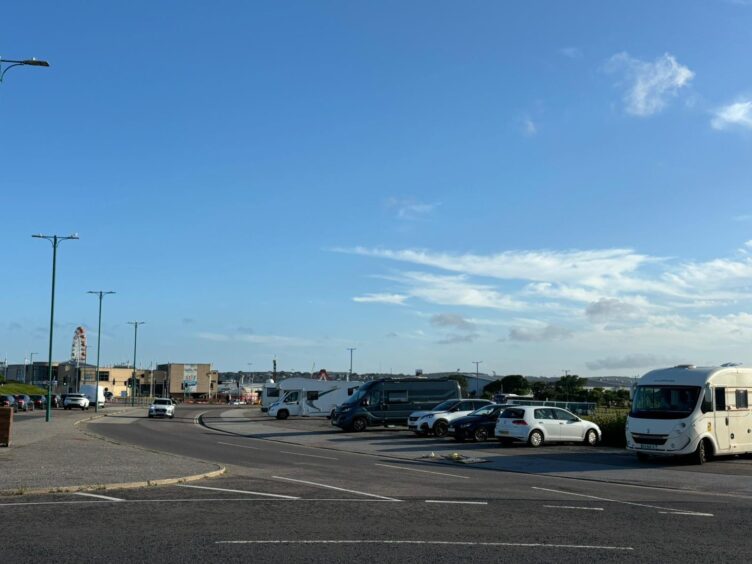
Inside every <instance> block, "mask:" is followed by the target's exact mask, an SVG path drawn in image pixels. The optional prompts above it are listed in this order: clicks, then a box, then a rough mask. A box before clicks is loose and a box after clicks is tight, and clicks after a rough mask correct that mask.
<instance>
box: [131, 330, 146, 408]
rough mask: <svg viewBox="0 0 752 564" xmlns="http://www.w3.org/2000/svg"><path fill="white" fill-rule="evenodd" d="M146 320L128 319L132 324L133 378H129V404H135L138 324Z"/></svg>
mask: <svg viewBox="0 0 752 564" xmlns="http://www.w3.org/2000/svg"><path fill="white" fill-rule="evenodd" d="M144 323H146V321H129V322H128V325H133V378H132V379H131V406H134V405H136V343H137V342H138V326H139V325H143V324H144Z"/></svg>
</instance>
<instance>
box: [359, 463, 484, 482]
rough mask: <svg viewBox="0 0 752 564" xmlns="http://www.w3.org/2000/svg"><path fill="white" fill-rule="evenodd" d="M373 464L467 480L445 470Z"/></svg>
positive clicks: (466, 477)
mask: <svg viewBox="0 0 752 564" xmlns="http://www.w3.org/2000/svg"><path fill="white" fill-rule="evenodd" d="M374 465H375V466H381V467H382V468H394V469H396V470H409V471H410V472H422V473H423V474H436V475H437V476H450V477H451V478H462V479H463V480H469V479H470V477H469V476H460V475H459V474H447V473H446V472H434V471H432V470H420V469H418V468H408V467H407V466H394V465H392V464H379V463H376V464H374Z"/></svg>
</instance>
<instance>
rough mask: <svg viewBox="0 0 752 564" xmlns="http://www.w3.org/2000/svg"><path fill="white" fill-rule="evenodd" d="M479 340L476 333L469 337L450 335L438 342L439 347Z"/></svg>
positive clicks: (468, 335)
mask: <svg viewBox="0 0 752 564" xmlns="http://www.w3.org/2000/svg"><path fill="white" fill-rule="evenodd" d="M477 338H478V335H476V334H475V333H470V334H467V335H448V336H447V337H445V338H443V339H440V340H438V341H436V343H437V344H439V345H457V344H461V343H472V342H473V341H475V340H476V339H477Z"/></svg>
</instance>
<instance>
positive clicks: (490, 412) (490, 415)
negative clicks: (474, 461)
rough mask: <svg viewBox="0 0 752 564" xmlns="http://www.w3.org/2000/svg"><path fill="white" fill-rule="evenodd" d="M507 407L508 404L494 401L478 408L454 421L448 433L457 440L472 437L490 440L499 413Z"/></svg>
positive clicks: (478, 439) (476, 439) (475, 439)
mask: <svg viewBox="0 0 752 564" xmlns="http://www.w3.org/2000/svg"><path fill="white" fill-rule="evenodd" d="M506 407H508V406H507V405H503V404H496V403H492V404H490V405H486V406H483V407H481V408H480V409H476V410H475V411H473V412H472V413H470V414H469V415H465V416H464V417H460V418H459V419H455V420H454V421H452V424H451V425H450V426H449V433H448V434H449V435H452V436H453V437H454V440H455V441H464V440H466V439H472V440H474V441H478V442H482V441H485V440H488V438H489V437H493V434H494V427H496V419H497V418H498V417H499V413H501V412H502V411H503V410H504V408H506Z"/></svg>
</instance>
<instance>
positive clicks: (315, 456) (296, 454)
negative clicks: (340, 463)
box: [279, 450, 339, 460]
mask: <svg viewBox="0 0 752 564" xmlns="http://www.w3.org/2000/svg"><path fill="white" fill-rule="evenodd" d="M279 452H281V453H284V454H294V455H295V456H310V457H311V458H323V459H324V460H339V458H334V457H333V456H319V455H317V454H301V453H299V452H290V451H289V450H280V451H279Z"/></svg>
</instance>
